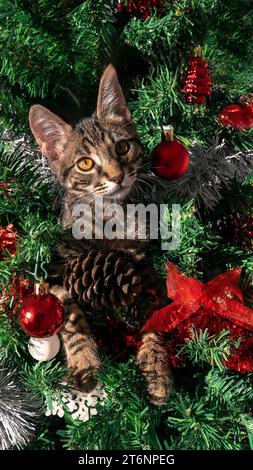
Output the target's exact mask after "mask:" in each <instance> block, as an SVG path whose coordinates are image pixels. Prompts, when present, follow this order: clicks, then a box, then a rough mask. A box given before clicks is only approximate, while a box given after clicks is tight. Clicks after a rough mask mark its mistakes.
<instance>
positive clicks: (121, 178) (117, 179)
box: [110, 171, 124, 184]
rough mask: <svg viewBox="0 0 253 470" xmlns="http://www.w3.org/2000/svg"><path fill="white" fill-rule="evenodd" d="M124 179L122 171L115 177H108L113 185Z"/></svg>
mask: <svg viewBox="0 0 253 470" xmlns="http://www.w3.org/2000/svg"><path fill="white" fill-rule="evenodd" d="M123 178H124V171H121V172H120V173H118V174H117V175H115V176H111V177H110V181H113V182H114V183H117V184H120V183H121V182H122V180H123Z"/></svg>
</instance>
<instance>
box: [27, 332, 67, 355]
mask: <svg viewBox="0 0 253 470" xmlns="http://www.w3.org/2000/svg"><path fill="white" fill-rule="evenodd" d="M28 350H29V353H30V354H31V356H32V357H33V358H34V359H37V361H50V360H51V359H53V358H54V357H55V356H56V354H58V352H59V350H60V340H59V337H58V335H53V336H49V337H48V338H34V337H31V338H30V339H29V341H28Z"/></svg>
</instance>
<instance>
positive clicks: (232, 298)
mask: <svg viewBox="0 0 253 470" xmlns="http://www.w3.org/2000/svg"><path fill="white" fill-rule="evenodd" d="M166 269H167V281H166V285H167V295H168V297H169V298H171V299H172V300H174V302H173V303H171V304H170V305H167V306H166V307H163V308H161V309H160V310H157V311H156V312H155V313H153V315H152V316H151V317H150V318H149V319H148V320H147V322H146V323H145V325H144V327H143V328H142V332H144V331H156V332H162V333H169V332H171V331H172V330H173V329H174V328H176V327H177V326H178V325H179V324H180V323H182V322H183V321H184V320H187V319H189V318H190V317H191V316H192V315H193V314H195V313H197V311H198V310H199V309H201V310H203V308H204V309H205V310H206V309H207V310H209V311H210V310H212V311H213V312H215V314H216V315H220V316H221V317H223V318H225V319H227V320H229V321H230V322H232V323H233V324H235V325H238V326H241V327H243V328H247V329H249V330H253V311H252V309H251V308H249V307H246V306H245V305H243V303H242V302H243V294H242V291H241V289H240V288H239V287H238V283H239V279H240V273H241V269H240V268H237V269H233V270H231V271H228V272H227V273H223V274H220V275H219V276H217V277H215V278H214V279H212V280H211V281H209V282H208V283H207V284H203V283H202V282H200V281H198V280H196V279H192V278H189V277H187V276H185V275H184V274H182V273H180V271H179V270H178V269H177V267H176V266H175V265H174V264H173V263H168V265H167V267H166Z"/></svg>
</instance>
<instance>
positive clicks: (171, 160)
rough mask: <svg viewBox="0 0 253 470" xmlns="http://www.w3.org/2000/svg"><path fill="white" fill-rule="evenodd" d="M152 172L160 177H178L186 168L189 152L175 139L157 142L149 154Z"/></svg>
mask: <svg viewBox="0 0 253 470" xmlns="http://www.w3.org/2000/svg"><path fill="white" fill-rule="evenodd" d="M151 161H152V165H153V171H154V173H155V174H156V175H157V176H159V177H160V178H162V179H165V180H174V179H177V178H180V177H181V176H182V175H183V174H184V173H185V172H186V171H187V169H188V167H189V163H190V157H189V153H188V152H187V150H186V148H185V147H184V146H183V145H182V144H180V142H178V141H177V140H172V141H165V142H161V143H160V144H158V145H157V146H156V147H155V149H154V150H153V152H152V154H151Z"/></svg>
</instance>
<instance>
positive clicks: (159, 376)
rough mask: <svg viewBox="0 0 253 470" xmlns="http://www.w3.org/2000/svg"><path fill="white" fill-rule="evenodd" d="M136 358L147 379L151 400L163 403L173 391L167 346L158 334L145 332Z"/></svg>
mask: <svg viewBox="0 0 253 470" xmlns="http://www.w3.org/2000/svg"><path fill="white" fill-rule="evenodd" d="M136 360H137V364H138V365H139V368H140V370H141V373H142V376H143V378H144V379H145V382H146V387H147V392H148V398H149V400H150V402H151V403H153V404H154V405H163V404H164V403H166V401H167V399H168V398H169V396H170V394H171V392H172V383H173V381H172V374H171V370H170V368H169V366H168V361H167V351H166V347H165V344H164V343H163V340H162V339H161V337H160V336H159V335H158V334H156V333H153V332H149V333H145V334H144V336H143V338H142V344H141V346H140V348H139V351H138V352H137V357H136Z"/></svg>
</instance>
